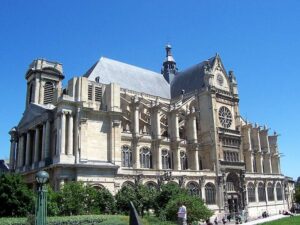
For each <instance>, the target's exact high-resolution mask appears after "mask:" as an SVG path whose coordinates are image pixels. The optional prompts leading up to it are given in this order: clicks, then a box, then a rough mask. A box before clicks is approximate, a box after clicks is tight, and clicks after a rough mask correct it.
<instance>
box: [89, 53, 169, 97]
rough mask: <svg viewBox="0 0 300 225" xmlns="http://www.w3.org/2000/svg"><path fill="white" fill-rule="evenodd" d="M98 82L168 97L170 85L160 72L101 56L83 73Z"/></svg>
mask: <svg viewBox="0 0 300 225" xmlns="http://www.w3.org/2000/svg"><path fill="white" fill-rule="evenodd" d="M84 76H85V77H88V79H89V80H91V81H95V78H96V77H98V76H99V77H100V83H102V84H110V83H117V84H119V85H120V86H121V87H122V88H126V89H129V90H133V91H137V92H143V93H146V94H150V95H154V96H159V97H163V98H168V99H170V85H169V83H168V82H167V81H166V80H165V79H164V77H163V75H162V74H159V73H155V72H152V71H150V70H146V69H143V68H139V67H136V66H133V65H129V64H126V63H122V62H119V61H116V60H112V59H108V58H105V57H101V58H100V60H99V61H98V62H97V63H96V64H94V65H93V66H92V68H91V69H89V71H88V72H87V73H86V74H85V75H84Z"/></svg>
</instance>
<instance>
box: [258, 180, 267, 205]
mask: <svg viewBox="0 0 300 225" xmlns="http://www.w3.org/2000/svg"><path fill="white" fill-rule="evenodd" d="M258 201H260V202H264V201H266V191H265V186H264V184H263V183H259V185H258Z"/></svg>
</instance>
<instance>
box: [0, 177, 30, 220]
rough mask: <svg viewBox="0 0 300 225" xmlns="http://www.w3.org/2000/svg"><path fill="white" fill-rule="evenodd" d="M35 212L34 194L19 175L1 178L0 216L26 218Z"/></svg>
mask: <svg viewBox="0 0 300 225" xmlns="http://www.w3.org/2000/svg"><path fill="white" fill-rule="evenodd" d="M33 212H34V194H33V191H32V190H30V189H29V188H28V187H27V185H26V184H25V183H24V181H23V179H22V177H21V176H20V175H19V174H13V173H6V174H2V175H1V176H0V216H25V215H26V214H28V213H33Z"/></svg>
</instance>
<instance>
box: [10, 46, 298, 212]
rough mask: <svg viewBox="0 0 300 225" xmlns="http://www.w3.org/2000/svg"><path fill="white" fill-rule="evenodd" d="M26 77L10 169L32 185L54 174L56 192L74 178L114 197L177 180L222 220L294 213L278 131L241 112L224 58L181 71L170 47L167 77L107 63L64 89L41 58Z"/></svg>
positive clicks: (57, 70) (56, 66)
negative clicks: (132, 188) (123, 189)
mask: <svg viewBox="0 0 300 225" xmlns="http://www.w3.org/2000/svg"><path fill="white" fill-rule="evenodd" d="M25 79H26V85H27V94H26V99H25V111H24V114H23V116H22V118H21V120H20V122H19V124H18V125H17V126H15V127H13V128H12V129H11V131H10V132H9V133H10V135H11V149H10V169H11V170H12V171H15V172H18V173H21V174H22V175H23V176H24V178H25V180H26V182H27V183H29V184H32V185H34V183H35V174H36V173H37V171H39V170H46V171H47V172H48V173H49V175H50V183H51V185H52V186H53V187H54V188H55V189H56V190H58V189H59V188H60V187H61V186H62V185H63V184H64V183H66V182H69V181H83V182H84V183H87V184H90V185H92V186H95V188H101V187H105V188H107V189H108V190H109V191H110V192H111V193H112V194H116V193H117V192H118V190H120V189H121V187H122V186H124V185H130V186H135V185H136V184H138V183H142V184H145V185H147V186H148V187H149V188H157V189H159V188H160V186H161V185H162V184H164V183H168V182H173V183H176V184H177V185H179V186H180V187H182V188H186V189H188V190H189V192H190V193H191V194H193V195H199V196H200V197H201V198H202V199H203V201H204V202H205V203H206V204H207V205H208V207H209V208H210V209H212V210H214V211H215V214H216V215H220V216H221V215H224V213H235V212H241V211H242V210H244V211H246V212H247V213H248V215H249V216H250V217H258V216H260V215H261V214H262V212H264V211H268V212H269V214H278V213H279V211H280V210H281V211H282V210H284V209H288V208H290V207H291V203H292V191H293V188H292V185H291V182H290V181H289V179H288V178H286V177H285V176H284V175H283V174H282V172H281V169H280V153H279V150H278V143H277V139H278V135H277V134H276V133H275V132H274V133H272V134H270V133H269V129H268V128H267V127H266V126H260V125H258V124H256V123H250V122H248V121H246V120H245V119H243V117H242V115H240V110H239V100H240V99H239V94H238V83H237V79H236V76H235V75H234V72H233V71H229V72H227V71H226V70H225V67H224V65H223V63H222V60H221V58H220V56H219V55H218V54H216V55H215V56H213V57H211V58H209V59H207V60H205V61H203V62H200V63H198V64H196V65H193V66H191V67H189V68H187V69H185V70H179V69H178V68H177V66H176V62H175V60H174V58H173V55H172V52H171V46H170V45H167V46H166V58H165V60H164V62H163V65H162V70H161V74H159V73H156V72H153V71H150V70H147V69H143V68H140V67H137V66H133V65H129V64H126V63H123V62H119V61H116V60H112V59H109V58H105V57H101V58H100V59H99V61H97V62H96V63H95V64H94V65H93V66H92V67H91V68H90V69H89V70H88V71H87V72H86V73H85V74H83V75H82V76H78V77H73V78H72V79H70V80H69V81H68V82H67V85H66V86H65V87H64V86H63V85H62V81H63V79H64V73H63V67H62V64H60V63H58V62H51V61H48V60H45V59H37V60H34V61H33V62H32V63H31V64H30V66H29V68H28V70H27V72H26V74H25Z"/></svg>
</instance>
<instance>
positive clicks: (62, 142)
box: [60, 112, 66, 154]
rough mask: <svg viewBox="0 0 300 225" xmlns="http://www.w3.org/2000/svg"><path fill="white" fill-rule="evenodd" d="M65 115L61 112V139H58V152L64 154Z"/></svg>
mask: <svg viewBox="0 0 300 225" xmlns="http://www.w3.org/2000/svg"><path fill="white" fill-rule="evenodd" d="M65 148H66V115H65V112H62V114H61V139H60V154H66V149H65Z"/></svg>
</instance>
